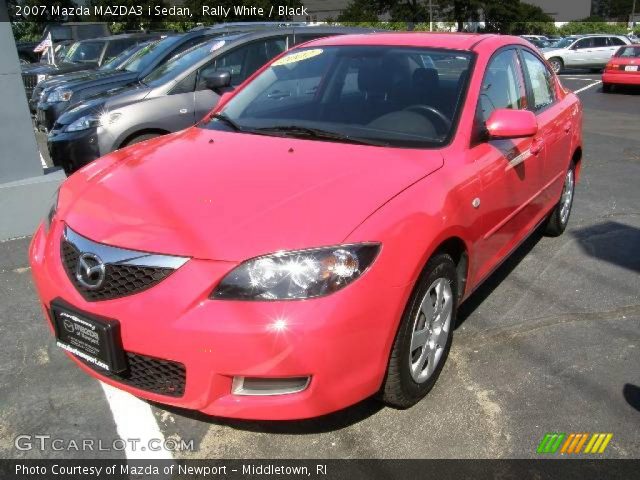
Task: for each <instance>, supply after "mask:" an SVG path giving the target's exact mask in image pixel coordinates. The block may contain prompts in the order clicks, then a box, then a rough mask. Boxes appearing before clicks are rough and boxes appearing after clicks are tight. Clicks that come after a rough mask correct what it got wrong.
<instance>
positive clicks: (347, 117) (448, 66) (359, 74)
mask: <svg viewBox="0 0 640 480" xmlns="http://www.w3.org/2000/svg"><path fill="white" fill-rule="evenodd" d="M471 58H472V57H471V54H470V53H469V52H458V51H452V50H430V49H424V48H409V47H392V46H332V47H321V48H308V49H301V50H295V51H294V52H292V53H289V54H288V55H286V56H284V57H282V58H280V59H279V60H276V61H275V62H274V63H273V64H272V65H271V66H270V67H269V68H268V69H267V70H265V71H264V72H262V73H261V74H260V75H259V76H258V77H256V78H255V79H254V80H253V81H252V82H251V83H250V84H249V85H247V86H246V87H245V88H244V89H243V90H242V91H241V92H239V93H238V94H237V95H236V96H235V97H234V98H232V99H231V100H230V102H229V103H228V104H227V105H226V106H225V107H224V109H223V111H222V112H220V113H221V114H222V115H221V117H218V118H216V117H214V118H212V119H211V120H209V121H208V122H207V123H205V124H201V125H200V126H201V127H204V128H211V129H219V130H241V131H242V130H244V131H247V132H249V133H260V134H264V135H278V136H299V137H304V138H310V139H318V140H329V141H347V142H351V143H365V144H370V145H372V144H374V145H388V146H396V147H415V148H421V147H435V146H438V145H442V144H444V143H445V142H446V141H447V140H448V138H449V137H450V136H451V135H452V133H453V128H454V123H455V119H456V117H457V112H458V110H459V107H460V104H461V100H462V92H463V91H464V90H465V85H466V83H467V77H468V75H467V73H468V71H469V68H470V65H471Z"/></svg>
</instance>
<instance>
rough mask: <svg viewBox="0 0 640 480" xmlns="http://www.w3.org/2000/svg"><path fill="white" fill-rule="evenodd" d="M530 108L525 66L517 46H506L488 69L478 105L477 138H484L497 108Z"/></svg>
mask: <svg viewBox="0 0 640 480" xmlns="http://www.w3.org/2000/svg"><path fill="white" fill-rule="evenodd" d="M499 108H508V109H512V110H522V109H524V108H527V93H526V89H525V84H524V78H523V76H522V68H521V66H520V61H519V59H518V55H517V53H516V51H515V50H513V49H509V50H503V51H502V52H500V53H498V54H497V55H496V56H495V57H493V58H492V59H491V61H490V63H489V65H488V67H487V70H486V71H485V74H484V78H483V79H482V85H481V87H480V97H479V99H478V105H477V107H476V118H475V128H474V130H475V133H476V135H475V138H480V137H481V136H482V135H481V132H483V131H484V129H485V123H486V121H487V120H488V119H489V116H490V115H491V114H492V113H493V111H494V110H496V109H499Z"/></svg>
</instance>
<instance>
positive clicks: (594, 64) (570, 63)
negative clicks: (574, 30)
mask: <svg viewBox="0 0 640 480" xmlns="http://www.w3.org/2000/svg"><path fill="white" fill-rule="evenodd" d="M630 44H631V41H630V40H629V39H628V38H627V37H625V36H624V35H587V36H582V37H578V38H575V37H568V38H565V39H562V40H560V42H558V43H557V44H556V45H555V46H554V47H553V48H545V49H544V50H543V51H542V53H543V54H544V58H546V59H547V60H548V61H549V63H550V64H551V68H553V71H554V72H555V73H560V72H561V71H562V70H564V69H565V68H586V69H594V70H600V69H602V68H604V66H605V65H606V64H607V62H608V61H609V60H610V59H611V57H612V56H613V54H614V53H616V51H617V50H618V48H620V47H621V46H623V45H630Z"/></svg>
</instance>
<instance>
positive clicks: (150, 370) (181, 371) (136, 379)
mask: <svg viewBox="0 0 640 480" xmlns="http://www.w3.org/2000/svg"><path fill="white" fill-rule="evenodd" d="M125 354H126V357H127V364H128V367H129V368H128V369H127V371H126V372H123V373H112V372H108V371H106V370H103V369H101V368H99V367H96V366H95V365H94V364H92V363H89V362H87V361H85V360H83V359H82V358H80V357H76V358H77V359H78V360H80V361H81V362H82V363H83V364H85V365H86V366H88V367H89V368H91V369H92V370H94V371H96V372H97V373H99V374H100V375H104V376H105V377H107V378H111V379H113V380H115V381H117V382H121V383H124V384H126V385H130V386H132V387H135V388H139V389H140V390H146V391H148V392H152V393H157V394H159V395H167V396H170V397H181V396H182V395H184V388H185V384H186V378H187V373H186V369H185V366H184V365H183V364H182V363H179V362H173V361H171V360H162V359H160V358H154V357H148V356H146V355H141V354H139V353H132V352H125Z"/></svg>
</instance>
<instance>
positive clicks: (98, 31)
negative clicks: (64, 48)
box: [16, 22, 111, 63]
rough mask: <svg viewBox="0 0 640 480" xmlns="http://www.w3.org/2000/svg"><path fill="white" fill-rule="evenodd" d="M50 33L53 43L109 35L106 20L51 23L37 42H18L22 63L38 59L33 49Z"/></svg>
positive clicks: (37, 54)
mask: <svg viewBox="0 0 640 480" xmlns="http://www.w3.org/2000/svg"><path fill="white" fill-rule="evenodd" d="M49 33H51V40H52V41H53V43H54V45H56V44H58V43H60V42H71V43H73V42H76V41H78V40H87V39H90V38H98V37H106V36H107V35H111V31H110V30H109V26H108V25H107V23H106V22H67V23H52V24H49V25H47V26H46V27H45V29H44V33H43V34H42V39H40V40H39V41H37V42H18V43H17V44H16V47H17V48H18V57H20V61H21V62H22V63H34V62H39V61H40V53H37V52H34V51H33V49H34V48H36V47H37V46H38V44H39V43H40V42H41V41H42V40H44V39H45V38H47V36H48V35H49Z"/></svg>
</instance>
